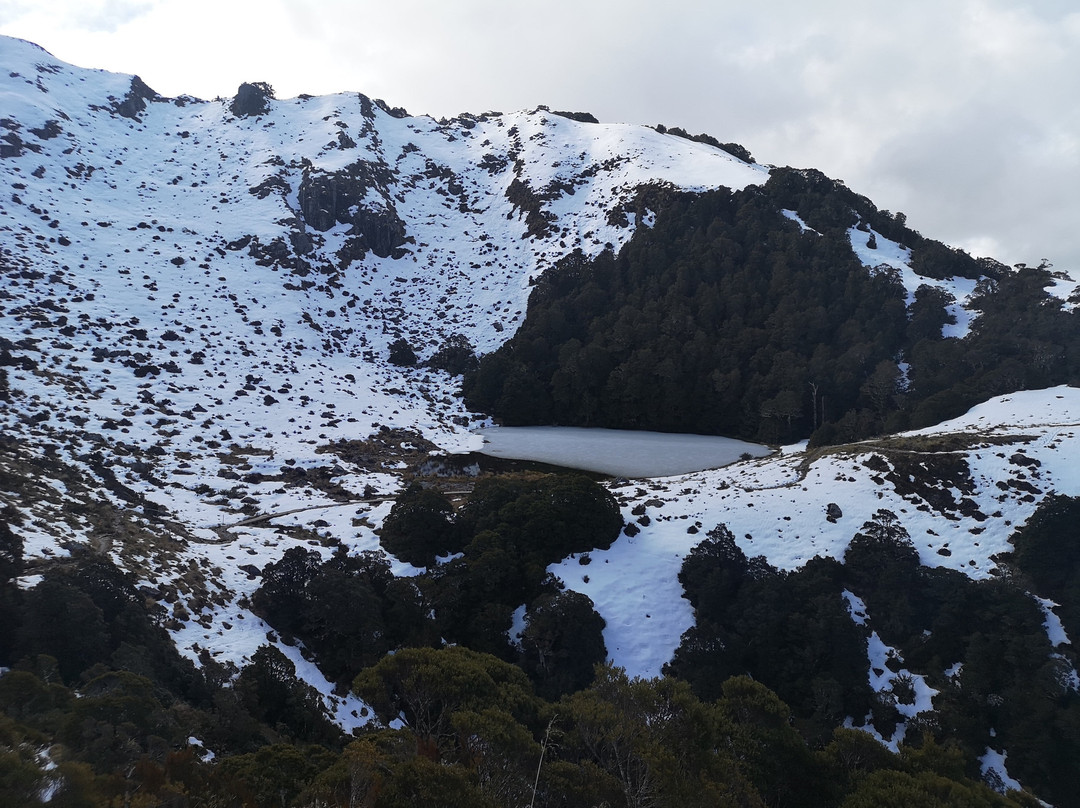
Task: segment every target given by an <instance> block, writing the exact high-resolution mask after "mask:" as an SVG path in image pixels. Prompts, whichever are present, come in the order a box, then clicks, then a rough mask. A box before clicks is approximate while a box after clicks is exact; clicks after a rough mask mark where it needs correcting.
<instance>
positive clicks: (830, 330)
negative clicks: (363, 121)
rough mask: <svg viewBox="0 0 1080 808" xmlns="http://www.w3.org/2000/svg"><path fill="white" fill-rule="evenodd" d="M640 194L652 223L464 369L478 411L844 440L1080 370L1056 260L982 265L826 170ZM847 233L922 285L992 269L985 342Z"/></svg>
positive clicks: (582, 262) (579, 262)
mask: <svg viewBox="0 0 1080 808" xmlns="http://www.w3.org/2000/svg"><path fill="white" fill-rule="evenodd" d="M643 194H644V195H645V196H648V198H649V199H650V200H651V204H657V203H661V202H662V204H660V205H659V208H660V209H659V210H658V211H657V216H656V220H655V225H654V226H653V227H652V228H647V227H641V228H639V229H638V231H637V232H636V233H635V234H634V236H633V238H632V239H631V240H630V242H629V243H628V244H627V245H626V246H625V247H624V248H623V249H622V250H621V251H620V252H619V254H618V255H615V254H613V253H612V252H611V251H607V252H604V253H602V254H601V255H599V256H598V257H596V258H595V259H587V258H585V257H584V256H583V255H582V254H581V253H580V252H577V253H575V254H573V255H571V256H569V257H567V258H566V259H564V260H563V261H562V262H560V263H559V264H558V265H557V266H555V267H553V268H552V269H550V270H548V271H547V272H545V273H544V275H543V276H541V278H540V279H539V280H538V282H537V285H536V288H535V289H534V291H533V293H532V295H531V296H530V299H529V308H528V312H527V315H526V319H525V322H524V324H523V325H522V327H521V329H520V330H519V331H518V333H517V334H516V335H515V336H514V337H513V338H512V339H511V340H510V341H509V342H507V343H506V344H505V345H503V346H502V347H501V348H500V349H499V350H497V351H495V352H494V353H491V354H488V355H486V356H484V357H482V358H481V361H480V364H479V367H478V368H476V369H475V370H473V371H471V372H469V373H467V374H466V377H465V384H464V394H465V400H466V403H467V404H468V405H469V406H470V407H472V408H474V409H478V410H480V411H483V412H489V413H492V414H493V415H495V416H496V417H497V418H499V419H500V420H501V421H503V422H504V423H506V424H508V425H525V424H566V425H577V426H603V427H613V428H633V429H654V430H660V431H672V432H696V433H703V434H723V435H730V436H739V437H743V438H748V439H753V440H761V441H768V442H780V441H788V440H794V439H798V438H804V437H807V436H810V435H814V436H815V441H816V442H818V443H832V442H841V441H847V440H853V439H856V438H861V437H865V436H867V435H870V434H873V433H877V432H881V431H893V430H897V429H902V428H905V427H908V426H918V425H924V424H928V423H935V422H937V421H940V420H942V419H943V418H948V417H952V416H955V415H958V414H960V413H961V412H963V411H964V410H965V409H967V408H968V407H970V406H971V405H972V404H974V403H977V402H978V401H981V400H984V399H985V398H987V397H989V396H992V395H995V394H998V393H1003V392H1009V391H1012V390H1016V389H1020V388H1024V387H1038V386H1046V385H1052V384H1059V383H1069V382H1073V381H1075V380H1077V379H1078V378H1080V330H1078V329H1077V328H1076V325H1075V322H1074V319H1073V317H1072V315H1071V313H1068V312H1067V311H1064V310H1063V309H1062V307H1061V305H1060V303H1059V302H1056V301H1054V300H1052V299H1050V298H1049V297H1048V295H1047V294H1046V292H1045V288H1044V287H1045V286H1046V284H1047V283H1049V282H1050V280H1051V277H1050V274H1049V271H1048V269H1047V268H1046V267H1039V268H1027V267H1023V268H1017V269H1009V268H1007V267H1004V266H1003V265H1001V264H998V263H996V262H993V261H989V260H983V261H975V260H974V259H972V258H971V257H970V256H968V255H966V254H965V253H963V252H961V251H959V250H952V249H949V248H947V247H945V246H944V245H942V244H940V243H938V242H934V241H931V240H929V239H925V238H923V237H922V236H921V235H919V234H918V233H916V232H915V231H912V230H910V229H909V228H907V227H906V222H905V219H904V217H903V215H902V214H896V215H893V214H890V213H889V212H888V211H878V210H877V209H876V208H875V207H874V206H873V205H872V204H871V203H870V201H869V200H867V199H866V198H865V197H861V196H858V195H856V194H854V193H852V192H851V191H850V190H848V189H847V188H845V187H844V186H843V185H842V184H841V183H839V182H836V181H833V180H829V179H828V178H826V177H825V176H824V175H822V174H820V173H819V172H816V171H796V170H793V169H775V170H774V171H773V172H772V174H771V176H770V179H769V181H768V182H767V183H766V184H765V185H764V186H762V187H757V186H754V187H749V188H747V189H745V190H742V191H730V190H727V189H718V190H715V191H710V192H706V193H700V194H692V193H676V192H670V191H666V192H663V193H661V192H656V191H649V190H646V191H643ZM782 210H792V211H795V212H797V213H798V215H799V216H800V217H801V218H802V220H803V221H804V222H805V223H806V225H807V226H808V228H810V230H803V228H802V227H801V226H800V225H799V224H797V223H796V222H794V221H792V220H791V219H789V218H788V217H786V216H785V215H783V214H782V213H781V211H782ZM852 227H858V228H860V229H862V230H863V231H864V232H866V233H867V240H868V241H871V240H872V239H873V236H872V234H870V230H871V228H872V229H873V230H875V231H876V232H878V233H880V234H882V235H883V236H885V237H887V238H891V239H894V240H897V241H899V242H901V243H904V244H906V245H907V246H908V247H910V248H912V250H913V256H912V263H913V266H914V268H915V269H916V271H918V272H919V273H921V274H923V275H924V276H926V277H931V278H946V277H954V276H959V277H966V278H972V279H974V278H980V277H981V278H983V280H982V281H981V282H980V285H979V289H978V295H977V300H976V302H975V307H976V308H978V309H979V310H980V311H981V312H982V316H981V317H980V319H979V321H978V322H977V324H976V327H975V328H974V329H973V331H972V333H971V335H969V336H968V337H966V338H964V339H955V338H950V339H945V338H943V337H942V326H943V325H945V324H946V323H948V322H951V315H950V314H949V313H948V311H947V309H946V306H947V305H948V304H950V303H952V302H954V301H952V299H951V298H950V297H949V296H948V295H947V294H946V293H943V292H941V291H940V290H938V289H936V288H934V287H931V286H928V285H924V286H923V287H922V288H920V290H919V291H918V292H917V294H916V295H915V297H914V300H913V301H912V304H911V306H910V307H908V306H907V300H906V292H905V290H904V288H903V286H902V285H901V283H900V279H899V276H898V274H897V273H896V272H895V271H894V270H891V269H889V268H887V267H884V266H882V267H879V268H878V269H876V270H868V269H867V268H866V267H864V266H863V265H862V264H861V263H860V262H859V261H858V260H857V258H856V257H855V255H854V254H853V252H852V249H851V243H850V238H849V229H850V228H852ZM902 364H903V367H901V365H902ZM905 371H906V377H905Z"/></svg>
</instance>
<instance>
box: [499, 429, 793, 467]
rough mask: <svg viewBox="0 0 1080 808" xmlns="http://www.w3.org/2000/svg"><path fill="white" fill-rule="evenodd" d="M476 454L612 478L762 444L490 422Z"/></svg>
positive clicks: (760, 449) (719, 458) (713, 459)
mask: <svg viewBox="0 0 1080 808" xmlns="http://www.w3.org/2000/svg"><path fill="white" fill-rule="evenodd" d="M479 434H480V436H481V437H482V438H483V439H484V445H483V448H481V449H480V450H479V451H480V453H481V454H486V455H490V456H491V457H503V458H507V459H510V460H534V461H537V462H540V463H551V464H552V465H556V466H566V467H568V468H574V469H583V470H585V471H596V472H600V473H601V474H611V475H613V476H617V477H670V476H672V475H675V474H689V473H691V472H695V471H704V470H705V469H713V468H719V467H720V466H726V465H728V464H729V463H734V462H735V461H736V460H738V459H739V458H740V457H741V456H742V455H744V454H749V455H751V456H753V457H765V456H767V455H770V454H772V450H771V449H769V448H768V447H767V446H761V445H760V444H756V443H747V442H746V441H741V440H735V439H734V438H722V437H717V436H715V435H686V434H669V433H666V432H642V431H636V430H622V429H586V428H583V427H569V426H517V427H491V428H488V429H482V430H480V432H479Z"/></svg>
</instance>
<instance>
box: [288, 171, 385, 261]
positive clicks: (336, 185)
mask: <svg viewBox="0 0 1080 808" xmlns="http://www.w3.org/2000/svg"><path fill="white" fill-rule="evenodd" d="M395 182H396V177H395V175H394V173H393V172H392V171H391V170H390V169H389V168H387V167H386V165H384V164H383V163H376V162H368V161H364V160H361V161H359V162H356V163H353V164H352V165H350V166H348V167H347V168H345V169H343V170H341V171H336V172H333V173H328V172H321V171H316V170H312V169H310V168H305V170H304V177H303V180H302V181H301V183H300V190H299V202H300V211H301V213H302V215H303V218H304V222H305V223H306V224H307V226H308V227H310V228H312V229H313V230H317V231H319V232H323V233H325V232H326V231H327V230H329V229H330V228H332V227H334V226H335V225H337V224H346V225H351V227H350V229H349V230H348V232H347V235H348V236H349V237H350V238H349V240H348V242H347V245H346V249H345V250H344V254H343V255H342V256H341V257H342V258H343V259H345V260H352V259H357V258H362V257H363V256H364V255H365V254H366V252H367V251H368V250H370V251H371V252H373V253H375V255H377V256H379V257H380V258H389V257H391V256H393V257H399V256H400V255H401V251H400V248H401V247H402V245H403V244H405V236H406V231H405V222H404V221H402V219H401V217H400V216H399V215H398V212H397V208H396V207H395V205H394V200H393V196H392V195H391V193H390V187H391V186H392V185H394V184H395Z"/></svg>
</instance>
